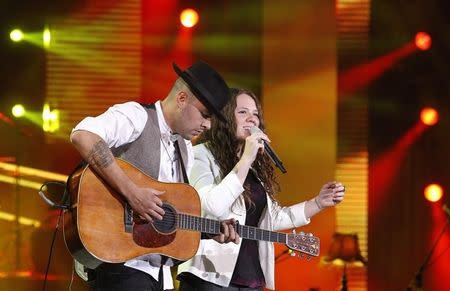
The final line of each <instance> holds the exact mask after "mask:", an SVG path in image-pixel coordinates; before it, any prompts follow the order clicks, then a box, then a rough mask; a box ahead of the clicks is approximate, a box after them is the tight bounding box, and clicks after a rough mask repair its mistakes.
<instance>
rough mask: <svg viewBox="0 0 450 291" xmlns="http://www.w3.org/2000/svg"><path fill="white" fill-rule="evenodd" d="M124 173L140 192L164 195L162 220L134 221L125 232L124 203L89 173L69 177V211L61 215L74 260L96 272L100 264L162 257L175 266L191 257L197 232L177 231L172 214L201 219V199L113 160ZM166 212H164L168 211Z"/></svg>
mask: <svg viewBox="0 0 450 291" xmlns="http://www.w3.org/2000/svg"><path fill="white" fill-rule="evenodd" d="M117 162H118V164H119V166H120V167H121V168H122V170H123V171H124V172H125V173H126V174H127V176H129V177H130V179H131V180H133V181H134V182H135V183H136V185H138V186H140V187H148V188H153V189H156V190H162V191H165V193H164V194H162V195H160V196H159V197H160V198H161V200H162V201H163V203H164V206H165V207H164V210H165V212H166V214H165V215H164V218H163V220H162V221H159V222H155V225H156V224H157V223H159V224H160V225H162V226H168V229H164V230H161V228H155V225H153V224H152V223H146V222H143V221H141V220H140V219H136V217H135V219H134V223H133V227H132V230H129V231H127V230H126V228H125V216H126V215H127V212H126V211H125V206H126V203H125V200H124V199H123V198H122V196H121V195H120V194H118V193H117V192H115V191H114V190H113V189H112V188H110V187H109V186H108V185H107V184H106V183H105V182H104V181H103V180H102V179H101V178H100V177H99V176H98V175H97V174H96V173H95V172H93V171H92V170H91V169H90V168H89V167H86V168H84V169H81V170H80V171H79V172H77V173H75V174H74V175H73V176H72V179H71V180H70V183H69V185H68V186H69V190H70V197H71V200H70V201H71V206H70V208H69V210H66V211H65V213H64V239H65V241H66V245H67V248H68V249H69V251H70V253H71V254H72V256H73V257H74V258H75V259H76V260H77V261H79V262H80V263H81V264H83V265H85V266H86V267H89V268H91V269H95V268H96V267H98V266H99V265H100V264H101V263H103V262H108V263H122V262H125V261H128V260H130V259H133V258H136V257H139V256H142V255H146V254H161V255H165V256H168V257H171V258H174V259H177V260H183V261H184V260H188V259H190V258H191V257H193V256H194V255H195V253H196V251H197V249H198V245H199V242H200V232H196V231H190V230H184V229H177V228H176V223H177V222H176V217H177V215H176V213H171V211H173V212H182V213H186V214H189V215H194V216H199V215H200V199H199V197H198V194H197V192H196V191H195V189H194V188H192V187H191V186H190V185H187V184H182V183H164V182H159V181H156V180H154V179H153V178H151V177H150V176H147V175H146V174H144V173H143V172H142V171H140V170H139V169H137V168H135V167H134V166H133V165H131V164H129V163H127V162H125V161H123V160H117ZM166 207H168V208H166Z"/></svg>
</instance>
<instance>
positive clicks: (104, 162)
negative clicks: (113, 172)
mask: <svg viewBox="0 0 450 291" xmlns="http://www.w3.org/2000/svg"><path fill="white" fill-rule="evenodd" d="M113 161H114V157H113V155H112V154H111V150H110V149H109V148H108V145H107V144H106V143H105V142H104V141H103V140H100V141H99V142H97V143H96V144H95V145H94V146H93V147H92V150H91V152H90V153H89V155H88V163H89V164H90V165H92V166H94V167H99V168H106V167H107V166H109V165H110V164H111V163H112V162H113Z"/></svg>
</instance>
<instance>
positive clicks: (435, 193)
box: [423, 184, 444, 202]
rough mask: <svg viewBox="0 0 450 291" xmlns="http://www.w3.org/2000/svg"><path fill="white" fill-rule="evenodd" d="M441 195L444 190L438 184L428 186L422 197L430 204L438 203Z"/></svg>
mask: <svg viewBox="0 0 450 291" xmlns="http://www.w3.org/2000/svg"><path fill="white" fill-rule="evenodd" d="M443 193H444V190H443V189H442V187H441V185H439V184H429V185H428V186H426V187H425V189H424V190H423V195H424V196H425V199H427V200H428V201H430V202H436V201H439V200H440V199H441V198H442V195H443Z"/></svg>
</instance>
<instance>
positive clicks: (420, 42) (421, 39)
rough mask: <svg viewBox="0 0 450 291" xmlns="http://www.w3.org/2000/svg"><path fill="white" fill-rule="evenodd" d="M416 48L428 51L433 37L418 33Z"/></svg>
mask: <svg viewBox="0 0 450 291" xmlns="http://www.w3.org/2000/svg"><path fill="white" fill-rule="evenodd" d="M415 43H416V47H417V48H418V49H420V50H422V51H426V50H428V49H429V48H430V47H431V36H430V35H429V34H428V33H426V32H418V33H417V34H416V38H415Z"/></svg>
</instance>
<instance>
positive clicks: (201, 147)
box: [193, 143, 214, 160]
mask: <svg viewBox="0 0 450 291" xmlns="http://www.w3.org/2000/svg"><path fill="white" fill-rule="evenodd" d="M193 150H194V158H195V159H196V160H214V157H213V154H212V153H211V151H210V150H209V149H208V147H207V144H206V143H201V144H197V145H195V146H194V147H193Z"/></svg>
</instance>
